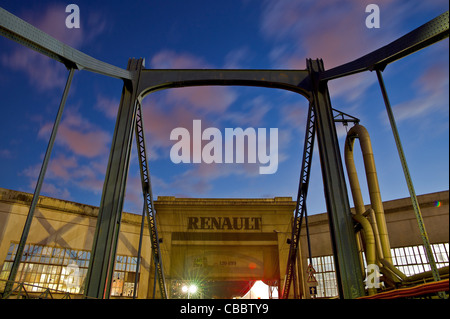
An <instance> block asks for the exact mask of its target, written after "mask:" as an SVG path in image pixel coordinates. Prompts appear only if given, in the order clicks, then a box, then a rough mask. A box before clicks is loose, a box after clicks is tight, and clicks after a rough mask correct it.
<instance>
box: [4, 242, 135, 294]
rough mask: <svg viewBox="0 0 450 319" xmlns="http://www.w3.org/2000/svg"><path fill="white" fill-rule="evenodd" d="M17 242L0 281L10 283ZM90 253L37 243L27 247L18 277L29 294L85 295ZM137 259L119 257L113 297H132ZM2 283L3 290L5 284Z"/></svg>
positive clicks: (10, 251) (5, 263)
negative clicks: (66, 293) (56, 291)
mask: <svg viewBox="0 0 450 319" xmlns="http://www.w3.org/2000/svg"><path fill="white" fill-rule="evenodd" d="M17 246H18V244H17V243H11V244H10V247H9V250H8V253H7V255H6V259H5V262H4V263H3V267H2V269H1V272H0V279H3V280H8V277H9V274H10V272H11V267H12V263H13V261H14V257H15V255H16V252H17ZM90 257H91V252H90V251H87V250H76V249H70V248H62V247H51V246H44V245H37V244H27V245H25V248H24V252H23V257H22V261H21V263H20V265H19V269H18V272H17V276H16V281H17V282H23V283H24V284H26V285H25V289H26V290H27V291H29V292H43V291H44V290H45V289H46V288H50V289H55V290H59V291H64V292H69V293H74V294H82V293H83V292H84V291H83V289H84V280H85V278H86V274H87V270H88V266H89V259H90ZM136 263H137V257H129V256H120V255H118V256H117V257H116V266H115V270H116V271H115V272H114V278H113V280H115V279H117V282H115V281H113V284H112V289H111V295H115V296H132V295H133V289H134V278H135V274H136ZM3 280H2V281H1V282H0V291H3V290H4V287H5V281H3Z"/></svg>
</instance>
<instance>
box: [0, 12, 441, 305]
mask: <svg viewBox="0 0 450 319" xmlns="http://www.w3.org/2000/svg"><path fill="white" fill-rule="evenodd" d="M448 21H449V20H448V11H447V12H445V13H443V14H442V15H440V16H438V17H437V18H435V19H433V20H431V21H429V22H428V23H426V24H424V25H422V26H420V27H419V28H417V29H415V30H413V31H411V32H410V33H408V34H406V35H405V36H403V37H400V38H399V39H397V40H395V41H394V42H392V43H390V44H388V45H386V46H384V47H382V48H380V49H378V50H375V51H373V52H371V53H369V54H367V55H365V56H363V57H361V58H359V59H357V60H354V61H352V62H349V63H346V64H344V65H341V66H338V67H335V68H332V69H329V70H325V68H324V65H323V61H322V60H320V59H315V60H313V59H307V60H306V63H307V68H306V69H305V70H242V69H239V70H220V69H219V70H205V69H202V70H174V69H168V70H161V69H145V67H144V61H143V59H130V60H129V61H128V67H127V69H122V68H118V67H116V66H113V65H110V64H108V63H105V62H102V61H100V60H97V59H94V58H92V57H90V56H88V55H86V54H84V53H82V52H80V51H78V50H76V49H74V48H71V47H70V46H67V45H66V44H64V43H62V42H60V41H58V40H56V39H54V38H53V37H51V36H50V35H48V34H46V33H44V32H42V31H41V30H39V29H37V28H36V27H34V26H32V25H31V24H29V23H27V22H25V21H23V20H22V19H20V18H18V17H16V16H14V15H13V14H11V13H9V12H7V11H6V10H4V9H2V8H0V34H1V35H3V36H5V37H7V38H9V39H11V40H13V41H16V42H18V43H20V44H22V45H24V46H26V47H28V48H30V49H33V50H36V51H38V52H40V53H42V54H44V55H47V56H49V57H50V58H52V59H54V60H56V61H59V62H61V63H63V64H64V65H65V66H66V67H67V68H68V69H69V78H68V81H67V85H66V88H65V90H64V93H63V98H62V100H61V103H60V108H59V111H58V115H57V118H56V120H55V124H54V129H53V131H54V134H55V135H56V132H57V129H58V124H59V121H60V118H61V117H60V115H61V114H62V111H63V108H64V104H65V101H66V98H67V93H68V90H69V88H70V82H71V79H72V77H73V74H74V71H75V70H87V71H91V72H95V73H99V74H103V75H106V76H109V77H114V78H118V79H121V80H123V82H124V85H123V90H122V97H121V101H120V105H119V110H118V116H117V120H116V126H115V129H114V135H113V140H112V145H111V151H110V156H109V161H108V166H107V170H106V176H105V182H104V186H103V191H102V199H101V203H100V207H99V214H98V218H97V226H96V231H95V234H94V241H93V247H92V253H91V259H90V262H89V268H88V273H87V276H86V287H85V297H86V298H109V296H110V289H111V281H112V274H113V271H114V263H115V254H116V249H117V241H118V235H119V230H120V222H121V215H122V209H123V200H124V195H125V188H126V180H127V174H128V166H129V160H130V155H131V147H132V141H133V135H134V134H133V132H135V133H136V139H137V144H138V154H139V163H140V170H141V180H142V190H143V196H144V202H145V203H144V205H145V207H144V212H143V214H146V218H147V222H148V227H149V231H150V240H151V246H152V257H153V262H154V266H155V269H156V275H157V276H158V283H159V287H160V293H161V297H162V298H167V293H166V287H165V279H164V271H163V262H162V259H161V253H160V250H159V238H158V233H157V226H156V211H155V209H154V206H153V198H152V192H151V183H150V173H149V168H148V161H147V158H146V155H147V154H146V151H145V138H144V127H143V122H142V110H141V101H142V99H143V98H144V97H145V96H146V95H148V94H150V93H152V92H154V91H157V90H162V89H168V88H175V87H191V86H204V85H240V86H257V87H267V88H277V89H283V90H289V91H293V92H295V93H298V94H300V95H302V96H304V97H305V98H306V99H308V101H309V103H310V104H309V105H310V106H309V111H308V114H309V115H308V121H307V134H306V136H307V137H306V139H305V149H304V156H303V160H302V172H301V177H300V183H299V193H298V200H297V207H296V211H295V216H294V223H293V229H292V239H293V240H291V247H290V252H289V259H288V267H287V271H286V273H287V276H289V278H292V275H293V274H294V271H293V267H294V264H295V259H296V256H297V251H298V244H299V236H300V229H301V223H302V216H303V215H302V214H305V216H306V195H307V188H308V179H309V170H310V166H311V156H312V147H313V144H314V137H315V136H316V137H317V144H318V148H319V156H320V163H321V170H322V178H323V186H324V194H325V201H326V206H327V212H328V216H329V223H330V232H331V234H332V238H331V241H332V247H333V253H334V256H335V258H334V260H335V268H336V275H337V282H338V290H339V295H340V297H341V298H346V299H351V298H357V297H360V296H363V295H364V286H363V281H362V277H361V273H362V269H361V264H360V262H359V259H358V253H357V246H356V239H355V232H354V224H353V221H352V217H351V212H350V205H349V199H348V194H347V188H346V182H345V178H344V172H343V166H342V161H341V157H340V152H339V144H338V139H337V134H336V129H335V122H336V117H335V116H334V115H333V108H332V107H331V101H330V96H329V92H328V81H330V80H333V79H337V78H341V77H345V76H349V75H352V74H355V73H359V72H365V71H376V72H377V75H378V77H379V78H380V75H381V71H383V70H384V68H385V67H386V66H387V65H388V64H389V63H392V62H394V61H396V60H398V59H401V58H403V57H405V56H407V55H409V54H411V53H413V52H416V51H418V50H420V49H422V48H425V47H427V46H429V45H431V44H433V43H436V42H438V41H440V40H442V39H445V38H447V37H448V36H449V26H448V24H449V22H448ZM381 84H382V83H381V82H380V85H381ZM381 87H382V93H383V95H387V93H386V90H385V89H383V88H384V84H383V85H382V86H381ZM385 101H386V98H385ZM386 107H387V110H388V113H389V108H390V106H389V105H388V103H386ZM389 116H390V115H389ZM393 132H394V136H395V138H396V140H397V139H398V133H397V132H396V130H395V129H394V128H393ZM54 134H53V133H52V137H51V138H50V141H49V146H48V148H47V151H46V155H45V157H44V161H43V164H42V167H41V173H40V175H39V179H38V182H37V186H36V189H35V192H34V194H33V200H32V205H31V206H30V209H29V213H28V216H27V220H26V223H25V226H24V229H23V232H22V237H21V240H20V242H19V245H18V246H19V248H18V250H17V253H16V256H15V260H14V263H13V266H12V267H13V269H12V270H11V274H10V277H9V284H8V285H7V288H5V292H8V291H7V290H8V289H9V291H10V290H11V289H12V283H13V282H14V279H15V274H16V273H17V270H18V266H19V264H20V260H21V259H22V254H23V247H24V246H25V243H26V240H27V236H28V232H29V229H30V225H31V220H32V218H33V214H34V209H35V208H36V203H37V200H38V198H39V195H40V188H41V186H42V182H43V178H44V176H45V172H46V168H47V164H48V160H49V158H50V156H51V151H52V147H53V143H54V136H53V135H54ZM398 141H399V139H398ZM399 154H400V156H402V152H401V151H400V148H399ZM402 165H403V166H404V167H405V165H406V161H403V160H402ZM406 172H407V170H405V178H406V180H407V183H408V186H409V185H410V177H409V175H408V174H406ZM411 185H412V183H411ZM411 198H412V201H413V203H414V201H415V200H414V198H415V195H414V193H413V192H411ZM416 216H417V218H418V222H419V225H421V215H420V211H419V210H418V209H417V210H416ZM143 220H144V219H143ZM423 230H424V229H423ZM421 231H422V228H421ZM422 237H423V239H424V243H425V244H427V237H426V232H424V233H423V236H422ZM428 245H429V243H428ZM427 251H428V250H427ZM310 257H311V256H310ZM427 257H428V259H429V260H433V256H432V254H431V255H428V256H427ZM433 271H435V270H433ZM435 278H438V277H435ZM290 282H291V279H289V280H287V279H286V280H285V286H284V287H283V294H282V296H281V297H282V298H288V297H289V287H290Z"/></svg>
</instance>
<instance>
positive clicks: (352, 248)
mask: <svg viewBox="0 0 450 319" xmlns="http://www.w3.org/2000/svg"><path fill="white" fill-rule="evenodd" d="M307 66H308V70H309V71H310V75H311V80H312V83H311V85H312V98H311V99H312V101H311V102H312V103H313V105H314V113H315V116H316V133H317V141H318V147H319V154H320V162H321V167H322V178H323V184H324V193H325V200H326V205H327V211H328V218H329V222H330V233H331V240H332V244H333V250H334V256H335V266H336V276H337V279H338V289H339V295H340V297H341V298H345V299H351V298H357V297H360V296H363V295H364V286H363V279H362V276H361V273H362V270H361V265H360V263H359V259H358V249H357V245H356V236H355V231H354V227H353V226H354V225H353V221H352V218H351V213H350V204H349V200H348V193H347V187H346V183H345V177H344V170H343V166H342V161H341V156H340V151H339V144H338V139H337V134H336V128H335V125H334V119H333V109H332V108H331V101H330V97H329V92H328V86H327V83H326V81H319V74H320V73H321V72H323V71H324V67H323V62H322V60H311V59H308V60H307Z"/></svg>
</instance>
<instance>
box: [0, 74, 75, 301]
mask: <svg viewBox="0 0 450 319" xmlns="http://www.w3.org/2000/svg"><path fill="white" fill-rule="evenodd" d="M74 72H75V69H74V68H70V71H69V76H68V78H67V82H66V86H65V88H64V92H63V95H62V98H61V102H60V104H59V109H58V113H57V115H56V119H55V122H54V124H53V129H52V133H51V135H50V140H49V142H48V146H47V150H46V151H45V156H44V160H43V162H42V166H41V171H40V172H39V177H38V180H37V182H36V187H35V190H34V194H33V199H32V200H31V205H30V209H29V211H28V216H27V219H26V221H25V225H24V226H23V231H22V236H21V238H20V242H19V244H18V247H17V252H16V256H15V257H14V261H13V264H12V266H11V272H10V273H9V277H8V280H9V281H8V282H7V283H6V286H5V290H4V293H3V295H8V294H9V293H10V292H11V289H12V286H13V284H14V283H13V282H14V280H15V278H16V275H17V271H18V270H19V265H20V260H21V259H22V255H23V251H24V248H25V244H26V241H27V238H28V233H29V232H30V227H31V223H32V221H33V216H34V210H35V209H36V205H37V203H38V201H39V195H40V193H41V188H42V184H43V183H44V178H45V173H46V172H47V166H48V163H49V161H50V157H51V154H52V149H53V145H54V144H55V139H56V133H57V132H58V127H59V123H60V122H61V117H62V114H63V111H64V106H65V104H66V100H67V96H68V95H69V89H70V85H71V83H72V79H73V74H74Z"/></svg>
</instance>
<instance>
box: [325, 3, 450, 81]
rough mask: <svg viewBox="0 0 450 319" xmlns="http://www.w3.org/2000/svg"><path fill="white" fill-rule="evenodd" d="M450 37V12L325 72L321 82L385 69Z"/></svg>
mask: <svg viewBox="0 0 450 319" xmlns="http://www.w3.org/2000/svg"><path fill="white" fill-rule="evenodd" d="M448 36H449V19H448V11H447V12H444V13H443V14H441V15H439V16H438V17H436V18H434V19H433V20H430V21H429V22H427V23H425V24H423V25H422V26H420V27H418V28H416V29H414V30H413V31H411V32H409V33H407V34H405V35H404V36H402V37H400V38H398V39H397V40H395V41H393V42H391V43H389V44H388V45H386V46H384V47H382V48H379V49H378V50H375V51H373V52H371V53H369V54H366V55H364V56H362V57H360V58H358V59H356V60H354V61H352V62H349V63H346V64H343V65H340V66H337V67H335V68H332V69H329V70H326V71H323V72H322V73H321V74H320V80H321V81H328V80H333V79H337V78H340V77H343V76H348V75H351V74H355V73H359V72H364V71H372V70H375V69H381V70H382V69H384V68H385V67H386V65H388V64H389V63H392V62H394V61H397V60H399V59H401V58H404V57H405V56H407V55H410V54H412V53H414V52H416V51H419V50H421V49H423V48H425V47H427V46H429V45H431V44H433V43H436V42H438V41H441V40H443V39H445V38H448Z"/></svg>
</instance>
